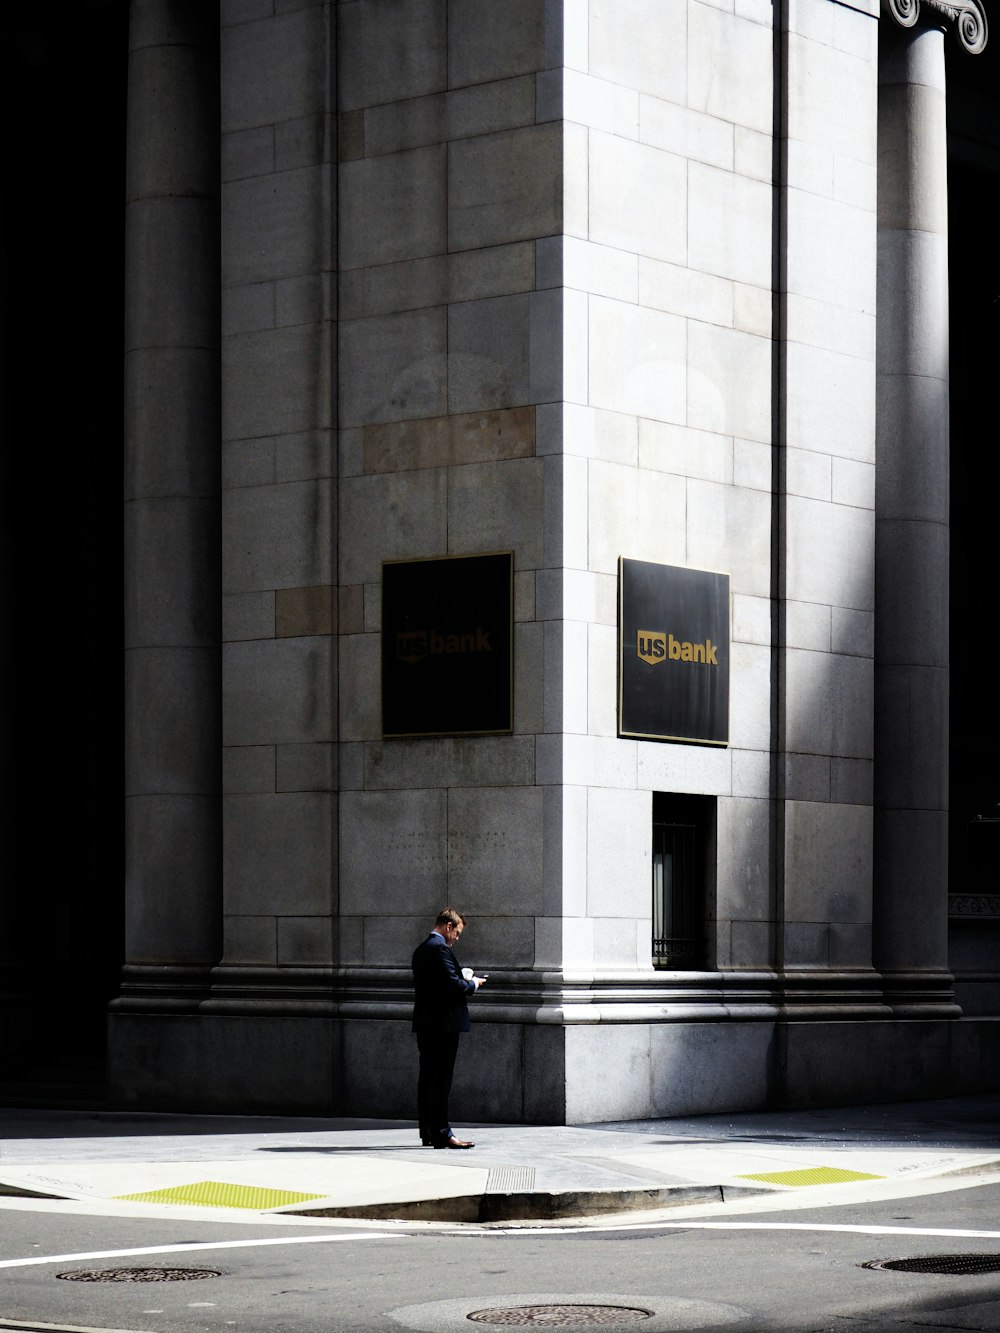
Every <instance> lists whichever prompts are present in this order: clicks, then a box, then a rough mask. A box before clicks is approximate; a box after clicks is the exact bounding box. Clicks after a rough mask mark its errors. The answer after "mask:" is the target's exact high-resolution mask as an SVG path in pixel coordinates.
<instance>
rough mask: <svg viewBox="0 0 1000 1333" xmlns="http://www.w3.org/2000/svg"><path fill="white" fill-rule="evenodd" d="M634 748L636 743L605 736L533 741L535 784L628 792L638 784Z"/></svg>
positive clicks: (551, 738) (567, 736)
mask: <svg viewBox="0 0 1000 1333" xmlns="http://www.w3.org/2000/svg"><path fill="white" fill-rule="evenodd" d="M637 748H638V744H637V742H635V741H624V740H614V739H612V738H611V737H607V736H574V735H564V736H558V735H557V736H539V737H537V739H536V741H535V756H536V763H537V777H536V781H537V782H538V783H539V784H545V783H548V782H556V783H568V784H569V785H570V786H575V787H602V788H615V787H623V788H626V789H627V790H629V791H631V790H633V789H634V788H635V787H636V785H637V784H636V751H637ZM643 785H644V786H646V785H649V784H645V783H644V784H643Z"/></svg>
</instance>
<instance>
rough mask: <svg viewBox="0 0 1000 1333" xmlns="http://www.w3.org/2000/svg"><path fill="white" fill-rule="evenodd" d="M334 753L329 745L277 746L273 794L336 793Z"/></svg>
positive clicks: (322, 743) (314, 743) (319, 743)
mask: <svg viewBox="0 0 1000 1333" xmlns="http://www.w3.org/2000/svg"><path fill="white" fill-rule="evenodd" d="M336 762H337V753H336V748H335V747H334V746H333V745H329V744H327V743H326V742H323V741H321V742H313V743H310V744H306V745H279V746H277V747H276V749H275V788H276V790H277V791H334V790H336V786H337V780H336Z"/></svg>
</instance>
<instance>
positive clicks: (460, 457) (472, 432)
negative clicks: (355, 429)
mask: <svg viewBox="0 0 1000 1333" xmlns="http://www.w3.org/2000/svg"><path fill="white" fill-rule="evenodd" d="M362 440H363V449H364V470H365V471H366V472H410V471H413V470H414V469H415V468H431V467H459V466H462V465H465V464H468V463H492V462H499V461H500V460H503V459H509V458H530V457H531V456H532V455H533V454H534V452H535V410H534V408H532V407H530V406H529V407H515V408H503V409H500V410H498V411H494V412H467V413H459V414H456V415H454V416H447V417H427V418H424V419H423V420H421V421H402V422H389V423H385V424H382V425H377V426H366V427H365V428H364V431H363V435H362Z"/></svg>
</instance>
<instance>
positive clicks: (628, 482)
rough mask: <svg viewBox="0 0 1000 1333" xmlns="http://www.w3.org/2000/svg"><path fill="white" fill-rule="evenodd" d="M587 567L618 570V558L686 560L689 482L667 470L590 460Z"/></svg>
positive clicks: (608, 571) (675, 562) (673, 562)
mask: <svg viewBox="0 0 1000 1333" xmlns="http://www.w3.org/2000/svg"><path fill="white" fill-rule="evenodd" d="M588 508H589V513H590V558H589V561H588V564H589V567H590V568H591V569H592V570H594V571H596V572H599V573H604V574H617V571H618V557H619V556H621V555H627V556H629V557H630V558H631V559H634V560H651V561H658V562H660V563H662V564H667V565H683V564H686V563H687V549H686V525H687V515H686V510H687V486H686V484H685V482H684V480H683V478H679V477H675V476H672V475H671V474H669V473H665V472H650V471H642V470H640V469H639V468H628V467H621V466H619V465H618V464H614V463H602V462H598V461H596V460H595V461H593V462H592V463H591V465H590V487H589V506H588Z"/></svg>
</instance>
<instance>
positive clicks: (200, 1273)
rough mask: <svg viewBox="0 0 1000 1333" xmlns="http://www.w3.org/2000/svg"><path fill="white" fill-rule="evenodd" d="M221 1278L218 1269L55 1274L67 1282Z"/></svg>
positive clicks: (80, 1270) (75, 1270) (90, 1270)
mask: <svg viewBox="0 0 1000 1333" xmlns="http://www.w3.org/2000/svg"><path fill="white" fill-rule="evenodd" d="M221 1276H222V1272H221V1270H220V1269H218V1268H71V1269H69V1271H68V1272H65V1273H57V1274H56V1277H61V1278H65V1280H66V1281H67V1282H194V1281H195V1280H196V1279H197V1278H202V1277H221Z"/></svg>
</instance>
